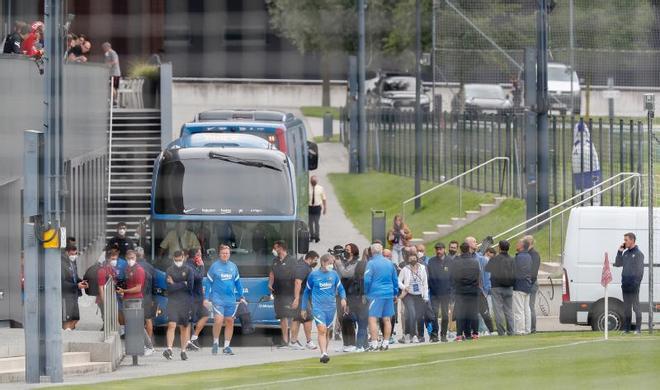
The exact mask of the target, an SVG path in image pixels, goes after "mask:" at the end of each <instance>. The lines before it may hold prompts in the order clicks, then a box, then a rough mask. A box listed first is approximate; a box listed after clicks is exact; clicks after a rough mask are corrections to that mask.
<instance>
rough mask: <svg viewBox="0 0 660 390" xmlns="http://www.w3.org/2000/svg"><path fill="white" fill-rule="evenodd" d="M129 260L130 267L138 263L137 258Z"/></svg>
mask: <svg viewBox="0 0 660 390" xmlns="http://www.w3.org/2000/svg"><path fill="white" fill-rule="evenodd" d="M127 261H128V266H129V267H132V266H134V265H135V263H136V260H127Z"/></svg>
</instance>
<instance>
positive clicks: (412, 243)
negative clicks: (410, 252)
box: [408, 238, 424, 246]
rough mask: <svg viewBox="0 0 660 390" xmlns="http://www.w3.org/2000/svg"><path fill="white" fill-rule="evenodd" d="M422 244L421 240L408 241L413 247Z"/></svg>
mask: <svg viewBox="0 0 660 390" xmlns="http://www.w3.org/2000/svg"><path fill="white" fill-rule="evenodd" d="M423 243H424V240H423V239H421V238H413V239H412V240H409V241H408V244H410V245H413V246H414V245H417V244H423Z"/></svg>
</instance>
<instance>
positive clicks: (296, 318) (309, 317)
mask: <svg viewBox="0 0 660 390" xmlns="http://www.w3.org/2000/svg"><path fill="white" fill-rule="evenodd" d="M298 302H300V303H299V304H298V309H296V310H295V315H294V316H293V320H294V321H297V322H309V321H311V320H312V303H311V302H307V309H306V310H305V313H307V316H306V317H305V318H302V317H301V316H300V312H301V311H302V297H300V300H299V301H298Z"/></svg>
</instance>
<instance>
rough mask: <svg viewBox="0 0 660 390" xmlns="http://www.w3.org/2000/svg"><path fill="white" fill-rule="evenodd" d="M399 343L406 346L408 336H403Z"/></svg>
mask: <svg viewBox="0 0 660 390" xmlns="http://www.w3.org/2000/svg"><path fill="white" fill-rule="evenodd" d="M399 343H401V344H405V343H406V336H403V337H401V338H400V339H399Z"/></svg>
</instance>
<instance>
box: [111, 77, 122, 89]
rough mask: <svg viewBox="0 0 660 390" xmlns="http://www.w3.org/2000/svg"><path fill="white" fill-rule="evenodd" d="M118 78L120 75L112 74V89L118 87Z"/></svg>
mask: <svg viewBox="0 0 660 390" xmlns="http://www.w3.org/2000/svg"><path fill="white" fill-rule="evenodd" d="M120 78H121V77H120V76H112V87H113V88H114V89H118V88H119V79H120Z"/></svg>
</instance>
